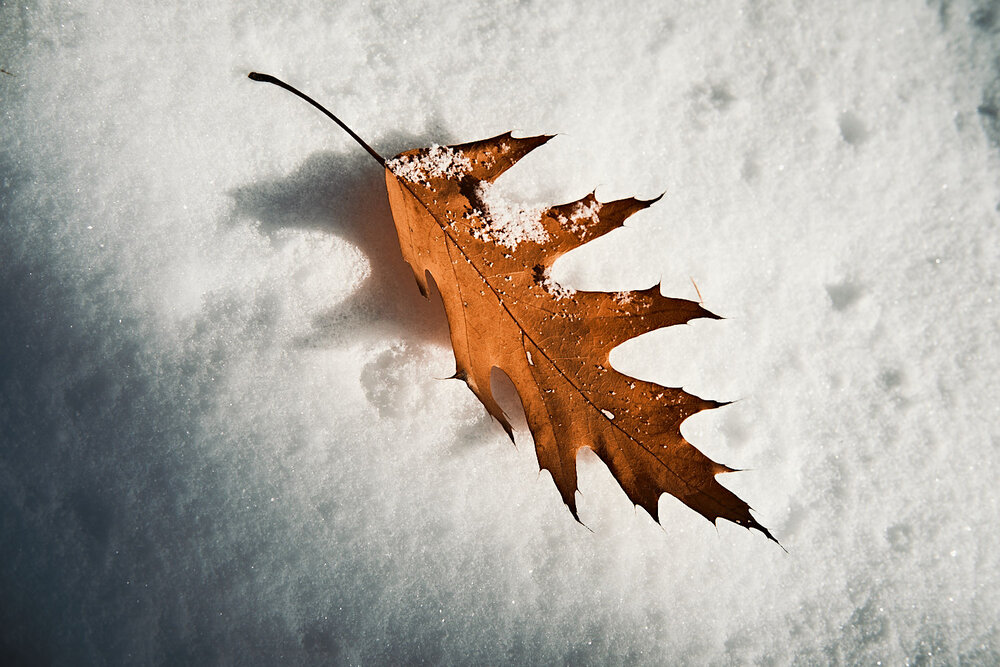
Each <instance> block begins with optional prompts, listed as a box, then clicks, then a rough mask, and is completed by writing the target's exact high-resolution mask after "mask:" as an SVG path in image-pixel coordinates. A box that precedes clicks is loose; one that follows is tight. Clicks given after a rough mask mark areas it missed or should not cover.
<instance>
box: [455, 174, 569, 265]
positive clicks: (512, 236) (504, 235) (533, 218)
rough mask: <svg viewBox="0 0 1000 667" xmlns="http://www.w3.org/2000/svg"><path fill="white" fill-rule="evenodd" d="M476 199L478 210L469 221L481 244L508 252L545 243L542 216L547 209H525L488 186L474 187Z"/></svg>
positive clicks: (542, 207) (529, 207)
mask: <svg viewBox="0 0 1000 667" xmlns="http://www.w3.org/2000/svg"><path fill="white" fill-rule="evenodd" d="M476 196H477V198H478V200H479V201H478V202H477V203H478V204H480V205H481V210H477V211H475V215H474V217H472V218H470V219H472V220H473V221H474V222H475V223H476V224H475V226H473V227H472V234H473V236H475V237H476V238H479V239H482V240H483V241H491V242H493V243H497V244H499V245H502V246H504V247H506V248H509V249H510V250H515V249H516V248H517V246H518V244H519V243H522V242H524V241H530V242H532V243H539V244H540V243H545V242H546V241H548V240H549V233H548V232H547V231H545V227H544V226H543V225H542V214H543V213H545V211H546V210H547V209H548V207H547V206H542V205H527V204H520V203H518V202H515V201H512V200H511V199H509V198H507V197H506V196H504V195H503V194H502V193H500V192H499V191H498V188H496V187H494V186H493V185H492V184H491V183H486V182H483V183H480V184H479V185H477V186H476Z"/></svg>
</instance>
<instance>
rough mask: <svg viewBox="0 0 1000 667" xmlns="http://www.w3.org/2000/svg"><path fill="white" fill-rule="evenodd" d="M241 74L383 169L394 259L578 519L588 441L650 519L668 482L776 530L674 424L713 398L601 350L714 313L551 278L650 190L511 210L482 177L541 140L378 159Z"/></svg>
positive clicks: (646, 294)
mask: <svg viewBox="0 0 1000 667" xmlns="http://www.w3.org/2000/svg"><path fill="white" fill-rule="evenodd" d="M249 76H250V78H251V79H253V80H255V81H266V82H269V83H273V84H275V85H277V86H280V87H282V88H284V89H286V90H289V91H291V92H292V93H294V94H296V95H298V96H299V97H301V98H303V99H305V100H306V101H307V102H309V103H310V104H312V105H313V106H315V107H316V108H318V109H319V110H320V111H322V112H323V113H324V114H326V115H327V116H328V117H329V118H331V119H332V120H333V121H334V122H336V123H337V124H338V125H340V126H341V127H342V128H343V129H344V130H346V131H347V132H348V133H349V134H350V135H351V137H353V138H354V139H355V140H356V141H357V142H358V143H359V144H360V145H361V146H363V147H364V149H365V150H366V151H368V153H369V154H371V156H372V157H373V158H374V159H375V160H377V161H378V162H379V163H380V164H382V165H383V166H384V167H385V168H386V169H385V181H386V187H387V189H388V192H389V204H390V207H391V209H392V215H393V219H394V222H395V225H396V231H397V232H398V233H399V244H400V247H401V249H402V251H403V257H404V258H405V259H406V261H407V262H409V264H410V266H411V267H412V268H413V273H414V277H415V278H416V279H417V284H418V285H419V286H420V290H421V292H422V293H423V294H424V296H426V295H427V294H428V276H432V277H433V278H434V281H435V283H436V284H437V286H438V289H439V290H440V292H441V295H442V297H443V298H444V307H445V312H446V313H447V316H448V326H449V329H450V333H451V341H452V345H453V347H454V350H455V364H456V371H455V376H454V377H455V378H458V379H461V380H464V381H465V383H466V384H468V386H469V388H470V389H472V391H473V392H474V393H475V395H476V396H477V397H478V398H479V400H480V401H482V403H483V405H484V406H485V407H486V409H487V411H488V412H489V413H490V414H491V415H492V416H493V417H494V418H495V419H496V420H497V421H498V422H500V424H501V425H502V426H503V428H504V430H505V431H506V432H507V434H508V435H510V436H511V439H513V434H512V432H511V426H510V422H509V421H508V419H507V416H506V415H505V414H504V412H503V410H502V409H501V408H500V406H499V405H498V404H497V402H496V400H495V399H494V397H493V393H492V391H491V388H490V373H491V371H492V369H493V368H494V367H497V368H499V369H501V370H503V371H504V372H505V373H506V374H507V375H508V376H509V377H510V379H511V381H512V382H513V384H514V387H515V388H516V389H517V392H518V395H519V396H520V399H521V404H522V405H523V407H524V412H525V416H526V417H527V421H528V427H529V428H530V429H531V434H532V436H533V437H534V440H535V451H536V453H537V455H538V463H539V465H540V466H541V467H542V468H543V469H545V470H548V471H549V472H550V473H551V474H552V479H553V480H554V481H555V483H556V488H558V489H559V493H560V495H561V496H562V498H563V501H564V502H565V503H566V505H567V506H568V507H569V509H570V511H571V512H572V513H573V516H574V517H575V518H576V519H577V520H578V521H579V515H578V514H577V509H576V490H577V485H576V457H577V453H578V452H579V450H580V449H581V448H583V447H589V448H590V449H592V450H593V451H594V452H595V453H596V454H597V456H598V457H600V459H601V460H602V461H604V463H605V464H606V465H607V466H608V468H609V469H610V470H611V473H612V474H613V475H614V477H615V479H616V480H618V483H619V484H621V486H622V488H623V489H624V490H625V493H626V494H627V495H628V497H629V499H630V500H631V501H632V502H633V503H635V504H636V505H637V506H640V507H642V508H643V509H645V510H646V511H647V512H649V514H650V515H651V516H652V517H653V519H655V520H659V519H658V512H657V504H658V502H659V498H660V496H661V495H662V494H664V493H669V494H671V495H673V496H675V497H676V498H678V499H680V500H681V501H682V502H683V503H685V504H686V505H687V506H688V507H690V508H691V509H693V510H695V511H696V512H698V513H700V514H701V515H702V516H704V517H706V518H707V519H709V520H710V521H712V522H715V521H716V520H717V519H720V518H722V519H727V520H729V521H732V522H734V523H737V524H740V525H741V526H745V527H747V528H756V529H757V530H759V531H760V532H762V533H763V534H764V535H766V536H767V537H768V538H770V539H772V540H774V537H773V536H772V535H771V533H770V532H769V531H768V530H767V529H766V528H764V527H763V526H762V525H760V524H759V523H757V520H756V519H754V518H753V516H751V514H750V507H749V506H748V505H747V504H746V503H745V502H743V501H742V500H740V499H739V498H738V497H736V495H734V494H733V493H732V492H730V491H729V490H728V489H726V488H725V487H723V486H722V485H720V484H719V483H718V482H717V481H716V479H715V476H716V475H718V474H720V473H724V472H732V471H733V469H732V468H729V467H727V466H724V465H722V464H721V463H716V462H714V461H712V460H711V459H709V458H708V457H707V456H705V455H704V454H702V453H701V452H699V451H698V450H697V449H695V448H694V447H693V446H692V445H691V444H690V443H688V442H687V441H686V440H685V439H684V437H683V436H682V435H681V432H680V426H681V423H682V422H683V421H684V420H685V419H687V418H688V417H690V416H691V415H693V414H694V413H696V412H700V411H701V410H706V409H709V408H715V407H719V406H720V405H722V404H720V403H717V402H715V401H709V400H705V399H702V398H699V397H697V396H694V395H692V394H689V393H687V392H685V391H683V390H682V389H678V388H670V387H662V386H660V385H657V384H654V383H652V382H646V381H643V380H638V379H634V378H630V377H627V376H625V375H622V374H621V373H618V372H617V371H615V370H614V369H612V368H611V365H610V363H609V361H608V356H609V354H610V352H611V350H612V349H613V348H614V347H615V346H617V345H619V344H620V343H623V342H624V341H626V340H628V339H630V338H633V337H635V336H638V335H640V334H643V333H646V332H649V331H653V330H654V329H659V328H661V327H669V326H674V325H677V324H684V323H686V322H688V321H690V320H692V319H695V318H699V317H708V318H716V317H717V316H716V315H714V314H712V313H710V312H709V311H707V310H705V309H704V308H702V307H701V306H700V305H699V304H697V303H695V302H693V301H687V300H685V299H671V298H667V297H664V296H661V295H660V289H659V286H656V287H652V288H650V289H647V290H642V291H637V292H627V293H619V294H607V293H603V292H576V291H573V290H568V289H566V288H565V287H562V286H560V285H558V284H556V283H555V282H554V281H553V280H552V279H551V278H550V277H549V270H550V268H551V267H552V264H553V263H554V262H555V260H556V259H557V258H559V257H560V256H561V255H563V254H565V253H566V252H568V251H570V250H572V249H573V248H576V247H579V246H580V245H582V244H584V243H585V242H587V241H591V240H593V239H595V238H597V237H599V236H602V235H604V234H607V233H608V232H609V231H611V230H613V229H616V228H617V227H620V226H622V224H623V223H624V222H625V219H626V218H628V217H629V216H630V215H632V214H633V213H635V212H636V211H640V210H642V209H644V208H646V207H647V206H649V205H650V204H652V203H654V202H655V201H656V200H655V199H653V200H647V201H643V200H640V199H633V198H630V199H621V200H618V201H612V202H599V201H597V199H596V198H595V197H594V195H593V194H590V195H588V196H586V197H584V198H583V199H581V200H579V201H576V202H571V203H569V204H563V205H562V206H554V207H552V208H550V209H548V210H544V211H542V210H539V211H523V210H519V209H517V208H516V207H515V208H511V207H510V206H509V205H508V204H506V203H504V202H502V201H500V200H498V199H497V198H496V197H494V196H492V194H491V184H492V183H493V181H495V180H496V179H497V178H498V177H499V176H500V175H501V174H503V173H504V172H505V171H507V170H508V169H510V168H511V167H512V166H513V165H514V164H515V163H516V162H517V161H518V160H520V159H521V158H522V157H524V156H525V155H527V154H528V153H529V152H530V151H532V150H534V149H535V148H537V147H538V146H540V145H542V144H544V143H545V142H546V141H548V140H549V139H550V137H548V136H539V137H525V138H517V139H515V138H514V137H512V136H511V135H510V133H507V134H503V135H500V136H498V137H493V138H492V139H486V140H484V141H475V142H471V143H467V144H461V145H458V146H432V147H430V148H423V149H417V150H411V151H406V152H404V153H401V154H399V155H397V156H396V157H395V158H393V159H392V160H389V161H386V160H385V159H383V158H382V156H381V155H379V154H378V153H377V152H376V151H375V150H374V149H373V148H372V147H371V146H369V145H368V144H367V143H365V142H364V140H363V139H361V138H360V137H359V136H358V135H357V134H355V133H354V131H353V130H351V129H350V128H349V127H347V125H345V124H344V123H343V121H341V120H340V119H339V118H337V117H336V116H334V115H333V114H332V113H330V112H329V111H327V110H326V109H325V108H323V107H322V106H321V105H320V104H319V103H317V102H316V101H315V100H313V99H312V98H310V97H309V96H307V95H305V94H304V93H302V92H300V91H298V90H296V89H295V88H293V87H292V86H289V85H288V84H286V83H284V82H283V81H280V80H278V79H275V78H274V77H272V76H270V75H268V74H260V73H257V72H252V73H251V74H250V75H249ZM775 541H777V540H775Z"/></svg>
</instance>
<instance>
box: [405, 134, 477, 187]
mask: <svg viewBox="0 0 1000 667" xmlns="http://www.w3.org/2000/svg"><path fill="white" fill-rule="evenodd" d="M385 166H386V167H387V168H388V169H389V171H391V172H392V173H393V174H394V175H395V176H396V177H397V178H402V179H405V180H407V181H410V182H411V183H422V184H424V185H429V183H428V179H431V178H449V179H459V178H461V177H462V176H464V175H466V174H468V173H469V172H470V171H472V162H471V161H470V160H469V158H467V157H466V156H464V155H462V154H461V153H459V152H457V151H455V150H454V149H452V148H450V147H448V146H439V145H437V144H434V145H433V146H431V147H430V148H428V149H427V151H426V152H424V153H418V154H416V155H400V156H398V157H395V158H393V159H391V160H388V161H387V162H386V163H385Z"/></svg>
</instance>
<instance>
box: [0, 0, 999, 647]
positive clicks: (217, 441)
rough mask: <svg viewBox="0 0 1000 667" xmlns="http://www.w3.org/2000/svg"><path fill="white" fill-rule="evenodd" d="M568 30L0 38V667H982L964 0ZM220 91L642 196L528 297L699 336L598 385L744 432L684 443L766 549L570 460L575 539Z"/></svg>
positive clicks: (403, 300)
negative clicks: (666, 397) (632, 315)
mask: <svg viewBox="0 0 1000 667" xmlns="http://www.w3.org/2000/svg"><path fill="white" fill-rule="evenodd" d="M602 7H603V6H602V5H601V4H600V3H573V2H568V1H563V0H550V1H548V2H520V3H514V2H499V3H469V2H417V3H405V4H404V3H391V2H378V1H375V2H367V3H340V2H329V1H328V0H291V1H290V2H287V3H273V2H259V1H257V0H249V2H240V3H225V2H221V3H220V2H212V3H209V2H201V1H197V0H196V1H195V2H191V3H184V6H183V8H181V7H180V5H176V6H175V5H173V3H154V2H144V1H139V2H128V3H122V2H106V3H101V2H97V1H96V0H83V1H81V2H73V3H68V2H49V1H48V0H27V1H26V2H17V3H3V4H2V5H0V68H2V69H3V70H4V71H5V72H9V73H10V74H5V73H0V113H2V116H3V119H2V124H0V179H2V181H0V188H2V189H0V286H2V287H0V295H2V305H0V391H2V396H0V532H2V535H3V539H0V562H2V563H3V567H2V569H0V662H4V663H6V664H17V663H21V664H39V663H56V664H131V665H143V664H192V665H194V664H197V665H208V664H261V665H269V664H278V663H286V664H362V663H364V664H402V663H407V664H410V663H421V662H428V663H444V664H495V665H504V664H512V665H520V664H532V663H534V664H573V665H585V664H627V665H634V664H640V665H641V664H650V665H661V664H706V663H707V664H733V663H737V664H743V663H766V664H789V663H796V664H817V663H865V664H875V663H877V662H878V661H881V662H882V663H883V664H907V663H909V664H914V663H916V664H936V665H941V664H959V663H961V664H996V663H997V662H1000V637H998V627H997V621H996V619H997V610H998V609H1000V528H998V527H997V516H998V511H1000V506H998V491H997V484H996V470H997V468H998V464H1000V460H998V458H1000V401H998V400H997V397H998V396H1000V353H998V351H997V335H998V324H997V323H998V322H1000V292H998V286H1000V285H998V283H1000V225H998V222H1000V221H998V212H997V205H998V202H1000V191H998V183H1000V181H998V177H1000V161H998V156H1000V154H998V150H1000V72H998V69H997V62H998V58H997V56H998V51H1000V43H998V34H1000V31H998V29H1000V9H998V8H997V7H996V5H995V4H992V3H981V2H978V1H965V2H963V1H959V0H953V1H952V0H927V1H913V0H909V1H905V2H904V1H903V0H886V1H885V2H844V3H822V2H814V3H792V2H785V1H783V0H774V1H769V0H764V1H754V2H746V1H736V0H723V1H722V2H717V3H701V2H692V1H688V0H684V1H682V2H677V3H649V2H637V1H635V2H633V1H628V0H627V1H625V2H620V3H610V4H608V5H607V6H606V9H605V8H602ZM251 70H257V71H261V72H268V73H271V74H274V75H276V76H279V77H281V78H283V79H286V80H288V81H289V82H290V83H292V84H293V85H296V86H299V87H301V88H302V89H303V90H304V91H306V92H307V93H309V94H310V95H312V96H313V97H315V98H316V99H318V100H320V101H322V102H324V103H326V104H327V105H329V106H330V107H331V109H332V110H333V111H334V112H335V113H337V114H338V115H339V116H340V117H341V118H343V119H344V121H345V122H347V123H348V124H349V125H351V126H352V127H353V128H354V129H355V130H356V131H357V132H358V133H359V134H360V135H361V136H363V137H365V138H366V140H367V141H368V142H369V143H370V144H371V145H373V146H374V147H375V148H376V149H377V150H378V151H379V152H380V153H381V154H383V155H385V156H387V157H388V156H392V155H394V154H396V153H398V152H400V151H403V150H406V149H410V148H414V147H421V146H430V145H432V144H440V145H445V144H449V143H457V142H463V141H470V140H475V139H482V138H486V137H490V136H495V135H497V134H500V133H502V132H505V131H507V130H510V129H515V130H517V131H518V132H520V133H523V134H522V135H521V136H523V135H527V134H541V133H559V136H557V137H556V138H555V139H553V140H552V141H550V142H549V143H548V144H547V145H546V146H545V147H543V148H540V149H539V150H538V151H536V152H535V153H533V154H532V155H530V156H529V157H527V158H526V159H524V160H523V161H522V162H521V163H520V164H519V165H518V166H517V168H516V169H514V170H512V171H511V172H509V173H508V174H506V175H504V176H503V177H502V178H501V179H500V180H499V181H498V183H497V187H498V188H503V189H504V191H505V192H506V193H507V194H508V195H509V196H510V197H511V198H512V199H515V200H517V201H529V202H537V203H539V204H551V203H562V202H567V201H573V200H575V199H578V198H580V197H581V196H582V195H583V194H584V193H587V192H590V191H591V190H592V189H593V188H594V187H595V186H597V187H598V191H597V192H598V197H599V198H600V199H601V201H608V200H610V199H614V198H618V197H625V196H630V195H636V196H639V197H643V198H649V197H651V196H655V195H657V194H659V193H660V192H663V191H664V190H665V191H666V196H665V197H664V198H663V199H662V201H660V202H658V203H657V204H656V205H655V206H653V207H651V208H650V209H648V210H645V211H643V212H642V213H639V214H637V215H636V216H635V217H634V218H632V219H631V220H630V221H629V224H628V225H627V226H626V228H624V229H622V230H617V231H615V232H613V233H611V234H609V235H608V236H607V237H605V238H602V239H600V240H598V241H595V242H593V243H591V244H588V245H586V246H584V247H583V248H581V249H579V250H577V251H574V252H573V253H571V254H570V255H568V256H567V257H565V258H563V259H561V260H560V261H559V262H558V263H557V264H556V266H555V267H554V269H553V276H554V278H556V279H557V281H558V282H560V283H562V284H566V285H569V286H571V287H573V288H575V289H577V290H581V289H601V290H607V291H610V292H620V291H626V290H630V289H641V288H647V287H649V286H650V285H653V284H656V283H657V282H661V289H662V291H663V292H664V293H665V294H668V295H672V296H680V297H684V298H696V295H695V290H694V287H693V286H692V282H691V279H694V281H695V282H696V283H697V286H698V289H699V290H700V292H701V294H702V296H703V297H704V301H705V305H706V306H707V307H708V308H710V309H711V310H712V311H714V312H717V313H719V314H720V315H723V316H724V317H726V318H727V319H725V320H722V321H697V322H695V323H693V324H692V325H691V326H685V327H675V328H673V329H671V330H668V331H663V332H656V333H653V334H649V335H647V336H644V337H642V338H640V339H638V340H636V341H631V342H629V343H627V344H625V345H623V346H622V347H621V348H619V349H618V350H616V351H615V352H614V353H613V354H612V363H613V364H614V365H615V366H616V367H617V368H618V369H620V370H622V371H624V372H628V373H631V374H634V375H635V376H637V377H642V378H646V379H650V380H654V381H657V382H660V383H662V384H666V385H674V386H676V385H681V386H685V387H686V388H688V389H689V390H690V391H692V392H694V393H696V394H699V395H703V396H706V397H710V398H714V399H717V400H722V401H725V400H733V399H741V400H738V401H736V402H734V403H732V404H731V405H728V406H726V407H724V408H721V409H719V410H714V411H708V412H705V413H701V414H699V415H697V416H695V417H692V418H691V419H689V420H688V421H687V422H686V423H685V424H684V427H683V430H684V433H685V435H686V437H687V438H688V439H689V440H691V441H692V442H693V443H694V444H695V445H696V446H698V447H699V448H701V449H702V450H703V451H705V452H706V453H707V454H708V455H710V456H712V457H713V458H715V459H717V460H720V461H723V462H725V463H727V464H729V465H731V466H733V467H737V468H743V469H746V471H745V472H739V473H734V474H730V475H726V476H724V477H722V478H721V480H722V482H723V483H724V484H726V485H727V486H728V487H730V488H732V489H733V490H735V491H736V492H738V493H739V494H740V495H741V496H742V497H744V498H746V499H747V500H748V501H749V502H750V503H751V504H752V505H753V507H754V508H756V511H757V517H758V518H759V519H760V521H761V522H762V523H763V524H765V525H767V526H768V527H769V528H771V529H772V530H773V532H774V534H775V535H776V536H777V537H778V538H779V539H780V540H781V542H782V544H783V545H784V546H785V547H786V548H787V550H788V551H787V553H786V552H784V551H782V550H781V549H779V548H778V547H777V546H775V545H774V544H773V543H771V542H768V541H767V540H765V539H764V538H762V537H761V536H760V535H759V534H757V533H751V532H747V531H745V530H743V529H742V528H739V527H736V526H733V525H730V524H726V523H721V524H720V525H719V526H718V528H716V527H714V526H712V525H711V524H709V523H707V522H706V521H704V520H703V519H701V518H700V517H698V516H696V515H695V514H694V513H692V512H690V511H689V510H687V509H685V508H684V507H682V506H681V504H680V503H679V502H677V501H676V500H674V499H672V498H669V497H665V498H664V499H663V500H662V501H661V510H660V514H661V516H662V520H663V528H660V527H658V526H657V525H655V524H654V523H653V522H652V521H651V520H650V519H649V517H648V516H646V515H645V514H644V513H643V512H641V511H639V512H637V511H635V509H634V508H633V506H632V505H631V504H630V503H629V502H628V500H627V499H626V498H625V496H624V494H623V493H622V492H621V490H620V489H619V488H618V487H617V485H616V484H615V483H614V481H613V480H612V479H611V477H610V475H609V473H608V472H607V470H606V468H605V467H604V466H603V464H601V463H600V462H599V461H598V460H597V459H596V457H594V456H593V455H589V454H585V455H582V456H581V457H580V486H581V494H580V496H579V509H580V515H581V518H582V519H583V521H584V522H586V524H587V526H588V527H589V528H590V529H591V530H587V529H586V528H584V527H582V526H580V525H579V524H577V523H576V522H574V521H573V520H572V518H571V517H570V515H569V513H568V512H567V511H566V508H565V507H564V506H563V505H562V503H561V502H560V500H559V497H558V494H557V492H556V489H555V488H554V486H553V484H552V482H551V479H550V478H549V476H548V475H547V474H544V473H543V474H541V475H539V474H538V472H537V464H536V461H535V456H534V451H533V448H532V446H531V442H530V438H529V437H528V436H527V435H526V433H525V432H524V430H523V426H522V430H521V431H520V432H519V433H518V441H519V446H518V447H517V448H516V449H515V448H514V447H512V446H511V445H510V443H509V442H507V441H506V439H505V436H504V434H503V432H502V430H501V429H500V428H499V427H498V426H497V425H496V424H494V423H491V421H490V420H489V418H488V417H487V416H486V414H485V410H483V408H482V407H481V406H480V405H479V404H478V403H477V401H476V399H475V398H474V397H473V396H472V394H471V393H470V392H469V391H468V390H467V389H466V387H465V386H464V385H463V384H462V383H460V382H451V381H442V380H438V379H437V378H444V377H447V376H449V375H451V373H452V371H453V369H454V367H453V366H452V358H451V353H450V351H449V349H448V347H447V334H446V329H445V326H444V323H443V314H442V309H441V306H440V305H439V304H438V303H436V302H433V301H431V302H424V301H422V300H421V297H420V296H419V294H418V293H417V290H416V288H415V286H414V284H413V279H412V275H411V274H410V272H409V270H408V268H407V267H406V266H405V265H404V264H403V263H402V260H401V259H400V257H399V251H398V248H397V246H396V241H395V239H394V233H393V230H392V224H391V221H390V219H389V213H388V205H387V202H386V196H385V193H384V185H383V179H382V173H381V169H380V167H379V165H378V164H377V163H376V162H375V161H374V160H372V159H371V157H370V156H369V155H367V154H366V153H365V152H364V151H363V150H362V149H361V148H359V147H358V146H357V145H355V144H354V143H353V142H352V141H351V140H350V138H349V137H347V136H345V134H344V133H343V132H342V131H340V130H339V129H338V128H337V127H336V126H335V125H334V124H333V123H330V122H329V121H328V120H327V119H325V118H324V117H323V116H322V115H320V114H319V113H317V112H316V111H315V110H314V109H312V108H310V107H309V106H308V105H306V104H304V103H303V102H302V101H301V100H299V99H297V98H295V97H293V96H292V95H289V94H288V93H287V92H285V91H282V90H279V89H278V88H276V87H273V86H267V85H265V84H260V83H254V82H252V81H250V80H248V79H247V78H246V74H247V72H249V71H251ZM499 379H500V380H502V379H503V378H499ZM506 393H507V395H508V396H507V398H508V404H509V403H510V402H511V400H510V399H511V398H512V397H511V396H510V390H509V387H508V389H507V391H506ZM591 531H592V532H591Z"/></svg>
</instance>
